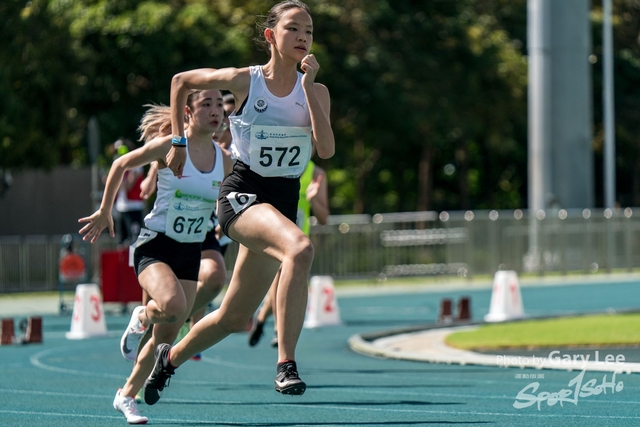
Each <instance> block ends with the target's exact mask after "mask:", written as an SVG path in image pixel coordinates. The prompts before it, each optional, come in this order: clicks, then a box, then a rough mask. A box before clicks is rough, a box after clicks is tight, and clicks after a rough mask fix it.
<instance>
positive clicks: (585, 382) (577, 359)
mask: <svg viewBox="0 0 640 427" xmlns="http://www.w3.org/2000/svg"><path fill="white" fill-rule="evenodd" d="M591 356H594V357H593V358H592V357H591ZM497 359H498V360H497V362H498V364H511V365H512V366H513V365H518V364H520V363H522V364H524V365H529V366H531V365H532V364H533V367H536V368H556V369H564V368H566V369H572V368H574V369H575V368H579V369H581V372H580V373H579V374H578V375H576V376H575V377H573V378H572V379H571V380H569V381H568V383H567V386H566V388H565V387H563V388H561V389H560V390H557V389H556V390H545V389H544V387H542V386H541V384H540V382H539V381H534V382H532V383H529V384H527V385H526V386H525V387H523V388H522V389H521V390H520V391H519V392H518V394H517V396H516V400H515V402H513V407H514V408H516V409H523V408H528V407H529V406H533V405H537V407H538V411H540V410H541V407H542V404H543V403H545V402H546V404H547V406H555V405H557V404H560V406H564V404H565V403H571V404H574V405H576V406H577V405H578V402H579V400H580V399H585V398H588V397H591V396H598V395H600V394H615V393H620V392H621V391H622V390H623V389H624V383H623V382H622V381H617V380H616V375H617V374H618V372H611V373H605V374H604V375H602V374H601V373H600V374H596V373H595V372H593V373H592V374H593V376H596V378H591V379H589V378H587V377H586V376H587V372H588V369H594V368H595V370H597V369H598V367H599V366H602V367H604V366H606V367H607V369H606V370H609V371H623V370H624V369H623V365H624V363H625V357H624V355H622V354H618V355H613V354H606V355H600V352H599V351H597V350H596V351H595V353H594V354H593V355H591V354H562V353H561V352H560V351H558V350H554V351H551V352H550V353H549V356H548V357H536V356H532V357H521V356H498V358H497ZM612 368H613V369H612ZM617 368H620V369H617ZM547 372H549V371H547ZM609 376H610V378H611V379H610V380H609V379H608V378H609ZM516 378H544V374H516ZM600 378H602V380H600Z"/></svg>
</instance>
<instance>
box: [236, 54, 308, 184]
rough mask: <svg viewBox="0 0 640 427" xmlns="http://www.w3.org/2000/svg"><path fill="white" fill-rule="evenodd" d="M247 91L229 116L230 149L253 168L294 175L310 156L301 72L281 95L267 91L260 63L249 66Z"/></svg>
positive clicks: (259, 170) (281, 174)
mask: <svg viewBox="0 0 640 427" xmlns="http://www.w3.org/2000/svg"><path fill="white" fill-rule="evenodd" d="M249 70H250V73H251V83H250V86H249V94H248V96H247V100H246V101H245V103H244V106H243V108H242V112H241V114H240V115H235V114H234V115H232V116H230V117H229V123H230V124H231V136H232V142H231V151H232V153H233V155H234V156H235V157H236V158H237V159H239V160H241V161H242V162H243V163H245V164H247V165H249V167H250V168H251V170H253V171H254V172H256V173H258V174H260V175H262V176H267V177H272V176H281V177H286V178H298V177H300V175H301V174H302V172H303V171H304V168H305V166H306V165H307V162H308V161H309V159H310V157H311V116H310V114H309V106H308V105H307V100H306V98H305V96H304V91H303V89H302V74H301V73H298V80H297V82H296V84H295V86H294V88H293V90H292V91H291V93H290V94H289V95H287V96H285V97H277V96H275V95H273V94H272V93H271V92H269V89H268V88H267V85H266V83H265V80H264V75H263V73H262V66H259V65H256V66H252V67H249Z"/></svg>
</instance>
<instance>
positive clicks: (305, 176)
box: [298, 160, 316, 236]
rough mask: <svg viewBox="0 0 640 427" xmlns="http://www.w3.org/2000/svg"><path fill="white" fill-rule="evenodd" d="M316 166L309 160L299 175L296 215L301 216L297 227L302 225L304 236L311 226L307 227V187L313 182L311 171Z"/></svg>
mask: <svg viewBox="0 0 640 427" xmlns="http://www.w3.org/2000/svg"><path fill="white" fill-rule="evenodd" d="M315 167H316V165H315V164H314V163H313V162H312V161H311V160H309V163H307V167H306V168H305V169H304V172H302V175H300V198H299V199H298V215H301V214H302V215H303V217H302V218H298V225H299V226H300V224H302V226H301V227H300V228H301V229H302V231H303V232H304V234H306V235H307V236H308V235H309V230H310V229H311V226H310V225H309V217H310V216H311V203H309V201H308V200H307V187H309V184H311V181H313V170H314V169H315Z"/></svg>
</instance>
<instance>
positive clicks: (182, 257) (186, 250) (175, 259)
mask: <svg viewBox="0 0 640 427" xmlns="http://www.w3.org/2000/svg"><path fill="white" fill-rule="evenodd" d="M201 248H202V243H200V242H196V243H180V242H177V241H175V240H173V239H172V238H170V237H167V236H166V235H165V234H164V233H158V235H157V236H156V237H154V238H153V239H152V240H150V241H148V242H146V243H144V244H143V245H141V246H138V247H137V248H136V250H135V252H134V254H133V265H134V266H135V270H136V275H138V276H139V275H140V273H142V271H143V270H144V269H145V268H147V267H148V266H150V265H151V264H155V263H156V262H162V263H164V264H167V265H168V266H169V267H171V270H173V273H174V274H175V275H176V277H177V278H178V279H182V280H193V281H197V280H198V272H199V271H200V252H201Z"/></svg>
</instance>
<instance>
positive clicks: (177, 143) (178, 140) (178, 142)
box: [171, 135, 187, 147]
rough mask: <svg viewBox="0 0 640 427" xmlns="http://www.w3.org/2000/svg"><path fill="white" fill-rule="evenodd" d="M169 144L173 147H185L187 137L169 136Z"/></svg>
mask: <svg viewBox="0 0 640 427" xmlns="http://www.w3.org/2000/svg"><path fill="white" fill-rule="evenodd" d="M171 145H173V146H174V147H186V146H187V138H185V137H184V136H175V135H174V136H173V138H171Z"/></svg>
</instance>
